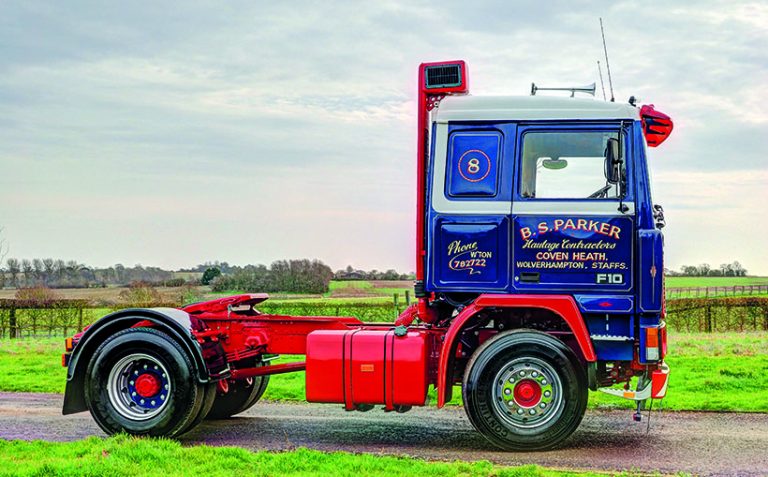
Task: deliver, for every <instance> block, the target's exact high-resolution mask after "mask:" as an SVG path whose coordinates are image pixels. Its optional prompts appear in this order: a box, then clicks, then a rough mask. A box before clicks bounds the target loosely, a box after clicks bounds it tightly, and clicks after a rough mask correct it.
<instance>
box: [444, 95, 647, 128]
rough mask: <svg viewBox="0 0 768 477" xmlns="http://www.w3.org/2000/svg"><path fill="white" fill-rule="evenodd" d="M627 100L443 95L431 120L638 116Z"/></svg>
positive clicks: (632, 117)
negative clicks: (616, 101)
mask: <svg viewBox="0 0 768 477" xmlns="http://www.w3.org/2000/svg"><path fill="white" fill-rule="evenodd" d="M639 111H640V110H639V109H638V108H636V107H634V106H632V105H631V104H628V103H610V102H608V101H602V100H597V99H585V98H568V97H557V96H446V97H445V98H443V100H442V101H440V106H438V108H437V115H435V116H433V120H434V121H437V122H446V121H498V120H543V119H633V120H634V119H639V118H640V114H639Z"/></svg>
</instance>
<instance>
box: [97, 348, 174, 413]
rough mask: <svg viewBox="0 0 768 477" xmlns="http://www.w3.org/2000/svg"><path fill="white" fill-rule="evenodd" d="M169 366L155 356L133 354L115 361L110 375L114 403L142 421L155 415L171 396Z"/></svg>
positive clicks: (118, 408) (111, 398)
mask: <svg viewBox="0 0 768 477" xmlns="http://www.w3.org/2000/svg"><path fill="white" fill-rule="evenodd" d="M170 393H171V380H170V378H169V375H168V370H167V369H165V366H163V364H162V363H161V362H160V361H158V360H157V359H156V358H153V357H152V356H149V355H147V354H143V353H134V354H130V355H128V356H126V357H124V358H122V359H121V360H120V361H118V362H117V363H115V365H114V366H113V367H112V370H111V371H110V372H109V378H108V379H107V394H108V396H109V401H110V403H111V404H112V407H114V408H115V410H116V411H117V412H118V413H119V414H120V415H122V416H123V417H126V418H128V419H132V420H135V421H143V420H146V419H150V418H152V417H154V416H156V415H157V414H158V413H160V411H162V410H163V409H164V408H165V406H166V405H167V404H168V401H169V400H170Z"/></svg>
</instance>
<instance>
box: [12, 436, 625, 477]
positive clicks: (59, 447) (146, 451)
mask: <svg viewBox="0 0 768 477" xmlns="http://www.w3.org/2000/svg"><path fill="white" fill-rule="evenodd" d="M5 475H14V476H40V475H88V476H102V475H109V476H131V477H135V476H141V475H162V476H176V475H190V476H191V475H205V476H207V477H216V476H230V475H248V476H272V475H283V476H297V475H301V476H327V475H338V476H360V475H366V476H386V477H391V476H396V475H419V476H423V477H428V476H435V477H450V476H498V477H513V476H568V475H573V476H588V475H601V474H595V473H581V472H562V471H554V470H549V469H544V468H542V467H538V466H535V465H526V466H519V467H503V466H496V465H493V464H491V463H490V462H488V461H478V462H459V461H456V462H428V461H423V460H418V459H413V458H409V457H388V456H376V455H367V454H359V455H358V454H349V453H346V452H329V453H325V452H320V451H314V450H308V449H297V450H293V451H288V452H266V451H261V452H251V451H247V450H245V449H240V448H235V447H209V446H205V445H201V446H194V447H182V446H181V445H180V444H179V443H177V442H174V441H170V440H165V439H147V438H134V437H128V436H124V435H119V436H115V437H111V438H108V439H99V438H96V437H91V438H88V439H85V440H82V441H78V442H69V443H51V442H42V441H33V442H26V441H0V476H5ZM621 475H627V474H621Z"/></svg>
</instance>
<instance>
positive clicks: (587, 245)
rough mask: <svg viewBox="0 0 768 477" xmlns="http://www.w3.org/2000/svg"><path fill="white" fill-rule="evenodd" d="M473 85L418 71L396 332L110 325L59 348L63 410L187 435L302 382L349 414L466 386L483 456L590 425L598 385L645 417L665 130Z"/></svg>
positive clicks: (274, 324) (667, 125) (224, 307)
mask: <svg viewBox="0 0 768 477" xmlns="http://www.w3.org/2000/svg"><path fill="white" fill-rule="evenodd" d="M467 73H468V72H467V67H466V64H465V63H464V62H463V61H450V62H442V63H426V64H422V65H421V66H420V68H419V75H418V78H419V79H418V130H417V154H416V161H415V162H416V174H417V188H418V191H417V196H416V197H417V202H416V282H415V292H414V295H415V296H416V297H417V298H418V300H417V302H416V303H414V304H413V305H411V306H410V307H409V308H407V309H406V310H405V311H404V312H403V313H402V314H401V315H400V316H399V317H398V318H397V320H396V321H395V322H394V323H390V324H381V323H363V322H361V321H359V320H358V319H356V318H353V317H327V316H284V315H272V314H266V313H261V312H259V311H258V305H259V303H261V302H263V301H264V300H266V299H267V296H266V295H263V294H247V295H237V296H231V297H227V298H223V299H218V300H213V301H208V302H204V303H196V304H192V305H187V306H183V307H181V308H152V309H127V310H122V311H118V312H116V313H112V314H109V315H107V316H105V317H103V318H101V319H100V320H98V321H96V322H95V323H93V324H92V325H90V326H89V327H87V328H86V329H85V331H83V332H81V333H78V334H77V335H75V336H74V337H73V338H69V339H67V341H66V353H65V354H64V356H63V363H64V365H65V366H67V368H68V370H67V384H66V394H65V398H64V414H70V413H75V412H80V411H85V410H88V411H90V413H91V415H92V416H93V418H94V419H95V420H96V422H97V423H98V425H99V426H100V427H101V428H102V429H103V430H104V431H105V432H106V433H108V434H113V433H117V432H127V433H129V434H137V435H151V436H178V435H180V434H183V433H184V432H187V431H189V430H190V429H192V428H193V427H195V426H196V425H197V424H198V423H200V422H201V421H202V420H203V419H206V418H208V419H220V418H227V417H230V416H232V415H235V414H238V413H240V412H243V411H244V410H246V409H248V408H250V407H251V406H253V405H254V404H255V403H256V402H257V401H258V400H259V398H260V397H261V396H262V394H263V393H264V390H265V388H266V386H267V383H268V381H269V377H270V376H271V375H273V374H279V373H289V372H296V371H305V372H306V399H307V401H309V402H313V403H336V404H341V405H343V406H344V408H345V409H347V410H350V411H352V410H358V411H367V410H369V409H371V408H373V407H374V406H381V407H383V409H384V410H385V411H396V412H406V411H408V410H409V409H411V407H412V406H424V405H426V404H428V403H429V398H428V391H429V389H430V388H434V389H435V395H436V401H437V402H436V405H437V407H438V408H440V407H443V406H445V404H446V403H447V402H448V401H450V400H451V398H452V395H453V393H454V389H455V387H456V386H460V387H461V395H462V398H463V402H464V407H465V409H466V412H467V415H468V416H469V419H470V421H471V422H472V424H473V425H474V426H475V428H476V429H477V430H478V431H479V432H480V433H481V434H482V435H483V436H485V437H486V438H487V439H488V440H489V441H490V442H491V443H493V444H494V445H496V446H498V447H501V448H503V449H510V450H536V449H548V448H551V447H553V446H556V445H557V444H559V443H561V442H562V441H563V440H564V439H566V438H567V437H568V436H569V435H570V434H571V433H572V432H573V431H574V430H575V429H576V428H577V427H578V426H579V423H580V422H581V419H582V417H583V415H584V412H585V409H586V406H587V396H588V392H589V390H603V391H606V392H608V393H611V394H615V395H616V396H618V397H619V398H624V399H629V400H633V401H635V402H636V403H637V410H638V413H639V411H640V410H642V409H643V408H644V405H645V404H646V403H647V402H648V400H650V399H660V398H663V397H664V395H665V393H666V388H667V379H668V375H669V370H668V368H667V366H666V365H665V364H664V355H665V354H666V329H665V324H664V316H665V311H664V274H663V270H664V261H663V254H662V252H663V248H662V247H663V237H662V233H661V228H662V227H663V226H664V216H663V210H662V208H661V207H660V206H658V205H654V203H653V200H652V197H651V190H650V177H649V169H648V162H647V146H651V147H654V146H657V145H659V144H660V143H662V142H663V141H664V140H665V139H666V138H667V137H668V136H669V134H670V132H671V131H672V121H671V120H670V119H669V117H668V116H666V115H664V114H662V113H660V112H658V111H656V110H655V109H654V108H653V106H652V105H645V106H642V107H637V106H636V105H635V101H634V99H631V100H630V102H629V103H627V104H620V103H616V102H608V101H599V100H595V99H592V98H573V97H553V96H540V95H539V96H537V95H535V94H532V95H531V96H523V97H475V96H470V95H468V92H469V78H468V74H467ZM535 90H536V88H535V87H534V91H533V93H535ZM572 96H573V95H572ZM282 354H285V355H303V356H304V357H305V359H304V360H302V361H300V362H278V363H275V362H274V361H273V359H274V358H275V357H276V356H278V355H282ZM638 413H636V414H635V416H636V417H639V414H638Z"/></svg>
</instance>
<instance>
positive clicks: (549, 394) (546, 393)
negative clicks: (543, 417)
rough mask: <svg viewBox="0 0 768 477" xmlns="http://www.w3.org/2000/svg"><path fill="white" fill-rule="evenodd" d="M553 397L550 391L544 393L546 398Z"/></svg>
mask: <svg viewBox="0 0 768 477" xmlns="http://www.w3.org/2000/svg"><path fill="white" fill-rule="evenodd" d="M551 395H552V393H551V392H549V391H544V397H549V396H551Z"/></svg>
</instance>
